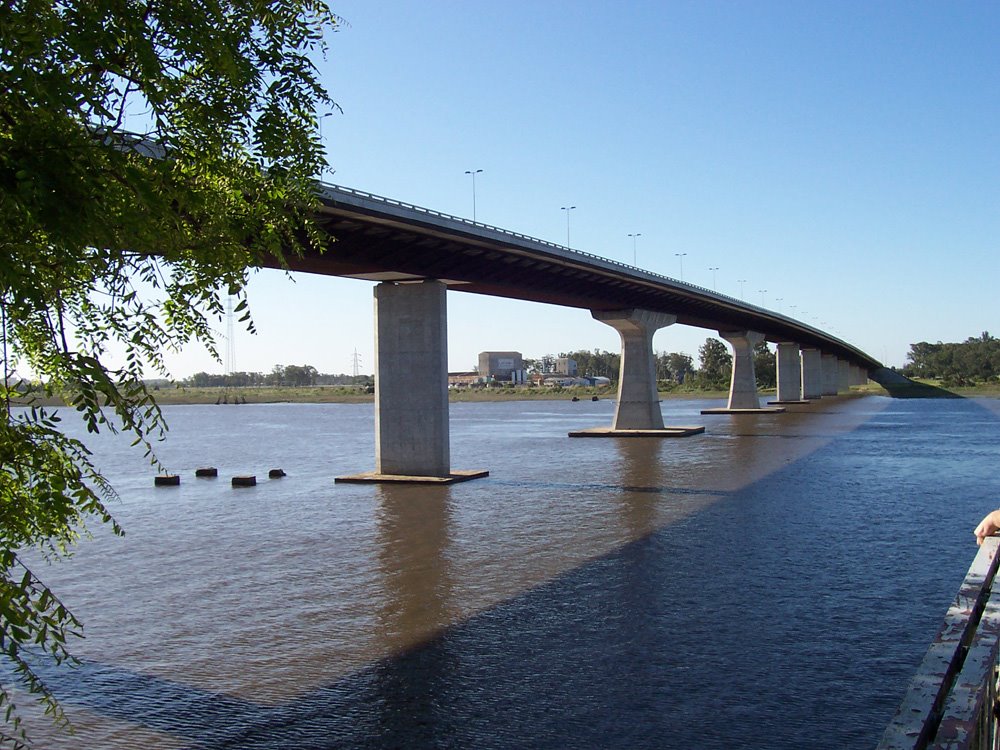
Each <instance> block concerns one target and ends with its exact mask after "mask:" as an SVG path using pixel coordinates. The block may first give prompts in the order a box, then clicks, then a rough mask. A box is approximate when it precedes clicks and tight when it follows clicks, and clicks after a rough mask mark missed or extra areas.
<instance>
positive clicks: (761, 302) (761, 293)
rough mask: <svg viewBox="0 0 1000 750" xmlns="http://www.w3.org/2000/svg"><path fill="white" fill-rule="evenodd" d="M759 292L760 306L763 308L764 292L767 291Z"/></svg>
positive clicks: (761, 290) (760, 290) (759, 290)
mask: <svg viewBox="0 0 1000 750" xmlns="http://www.w3.org/2000/svg"><path fill="white" fill-rule="evenodd" d="M757 291H758V292H760V306H761V307H763V306H764V292H766V291H767V290H766V289H758V290H757Z"/></svg>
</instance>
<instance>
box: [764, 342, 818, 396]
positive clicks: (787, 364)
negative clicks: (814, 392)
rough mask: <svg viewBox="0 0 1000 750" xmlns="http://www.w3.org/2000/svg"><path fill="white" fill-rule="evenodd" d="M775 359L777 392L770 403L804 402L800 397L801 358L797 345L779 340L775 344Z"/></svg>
mask: <svg viewBox="0 0 1000 750" xmlns="http://www.w3.org/2000/svg"><path fill="white" fill-rule="evenodd" d="M776 348H777V351H776V352H775V354H774V356H775V360H776V364H777V374H778V392H777V394H776V398H775V400H774V401H769V402H768V403H770V404H804V403H806V404H807V403H809V402H808V401H806V400H804V399H803V398H802V360H801V358H800V356H799V345H798V344H794V343H791V342H781V343H779V344H777V346H776Z"/></svg>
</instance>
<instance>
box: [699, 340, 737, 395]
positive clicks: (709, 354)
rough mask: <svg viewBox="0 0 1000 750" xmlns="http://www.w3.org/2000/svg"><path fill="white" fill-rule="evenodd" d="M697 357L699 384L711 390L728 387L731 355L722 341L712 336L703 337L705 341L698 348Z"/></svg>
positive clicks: (731, 368)
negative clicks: (699, 365) (699, 364)
mask: <svg viewBox="0 0 1000 750" xmlns="http://www.w3.org/2000/svg"><path fill="white" fill-rule="evenodd" d="M698 359H699V362H700V363H701V367H700V368H699V370H698V383H699V385H701V386H702V387H703V388H710V389H712V390H721V389H724V388H727V387H729V379H730V376H731V375H732V371H733V355H732V354H730V353H729V348H728V347H727V346H726V345H725V344H724V343H722V342H721V341H719V340H718V339H714V338H707V339H705V343H704V344H702V345H701V346H700V347H699V348H698Z"/></svg>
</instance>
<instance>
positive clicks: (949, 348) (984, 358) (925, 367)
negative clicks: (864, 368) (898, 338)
mask: <svg viewBox="0 0 1000 750" xmlns="http://www.w3.org/2000/svg"><path fill="white" fill-rule="evenodd" d="M903 374H904V375H909V376H913V377H922V378H939V379H941V380H942V381H943V382H944V383H945V385H972V384H975V383H988V382H995V381H996V380H997V378H998V377H1000V339H996V338H994V337H993V336H991V335H990V334H989V332H987V331H984V332H983V333H981V334H980V335H979V336H978V337H970V338H968V339H966V340H965V341H963V342H962V343H958V344H943V343H941V342H940V341H939V342H938V343H936V344H929V343H927V342H926V341H921V342H919V343H917V344H911V345H910V353H909V355H908V356H907V363H906V366H905V367H904V368H903Z"/></svg>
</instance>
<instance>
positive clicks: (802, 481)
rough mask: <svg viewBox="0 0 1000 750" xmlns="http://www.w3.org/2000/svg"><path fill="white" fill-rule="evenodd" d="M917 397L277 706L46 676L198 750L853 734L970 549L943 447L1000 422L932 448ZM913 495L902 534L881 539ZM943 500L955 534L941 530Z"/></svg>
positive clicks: (116, 670) (798, 738)
mask: <svg viewBox="0 0 1000 750" xmlns="http://www.w3.org/2000/svg"><path fill="white" fill-rule="evenodd" d="M899 406H900V407H904V406H905V405H904V404H900V405H899ZM941 406H946V405H945V404H941ZM974 408H976V407H975V405H974V402H971V401H965V402H964V403H954V402H953V404H951V405H947V408H944V409H941V408H935V409H931V410H929V412H928V413H926V414H925V413H924V411H925V410H921V416H920V419H921V420H923V421H924V422H925V423H932V424H929V426H931V427H933V426H934V425H937V424H953V423H954V421H955V420H956V419H962V418H965V417H968V416H970V415H971V414H972V412H971V410H973V409H974ZM980 411H981V412H985V410H980ZM913 414H914V411H913V409H911V408H894V407H893V406H890V407H888V408H887V410H886V411H885V412H882V413H880V414H879V415H878V418H877V419H878V422H879V424H878V425H877V426H875V425H873V426H871V427H870V426H868V425H867V424H863V425H861V426H860V427H859V428H857V429H855V430H854V431H852V432H849V433H846V434H844V435H842V436H840V437H838V438H837V439H835V440H833V441H831V442H830V443H828V444H827V445H825V446H824V447H822V448H820V449H819V450H817V451H815V452H813V453H810V454H809V455H807V456H806V457H804V458H802V459H800V460H798V461H796V462H794V463H792V464H789V465H787V466H785V467H784V468H782V469H780V470H778V471H776V472H774V473H773V474H770V475H769V476H767V477H765V478H764V479H762V480H760V481H758V482H757V483H755V484H753V485H750V486H747V487H745V488H742V489H740V490H738V491H735V492H732V493H729V494H728V495H725V496H724V497H723V499H721V500H720V501H718V502H717V503H715V504H713V505H711V506H709V507H707V508H705V509H703V510H701V511H698V512H696V513H694V514H693V515H690V516H687V517H686V518H685V519H684V520H683V521H681V522H679V523H677V524H675V525H671V526H668V527H665V528H659V529H656V530H655V531H653V532H652V533H649V534H647V535H645V536H643V537H641V538H639V539H636V540H635V541H633V542H631V543H629V544H626V545H625V546H623V547H621V548H619V549H616V550H614V551H613V552H610V553H608V554H606V555H603V556H601V557H598V558H596V559H592V560H590V561H588V562H587V563H585V564H583V565H581V566H579V567H577V568H575V569H573V570H571V571H569V572H567V573H565V574H563V575H561V576H558V577H557V578H555V579H553V580H551V581H549V582H547V583H545V584H544V585H541V586H539V587H537V588H534V589H532V590H529V591H527V592H525V593H523V594H521V595H518V596H516V597H514V598H513V599H510V600H508V601H505V602H502V603H499V604H497V605H495V606H493V607H491V608H489V609H487V610H486V611H483V612H480V613H478V614H476V615H474V616H472V617H470V618H469V619H467V620H465V621H463V622H460V623H458V624H456V625H454V626H452V627H450V628H448V629H446V630H444V631H442V632H439V633H437V634H436V635H434V636H433V637H431V638H430V639H428V640H426V641H425V642H423V643H420V644H418V645H416V646H414V647H412V648H409V649H407V650H405V651H403V652H401V653H398V654H394V655H392V656H390V657H387V658H385V659H383V660H381V661H379V662H377V663H374V664H372V665H370V666H369V667H367V668H365V669H363V670H361V671H359V672H357V673H355V674H352V675H349V676H347V677H344V678H341V679H337V680H335V681H332V682H330V683H329V684H326V685H323V686H321V687H319V688H315V689H312V690H309V691H308V692H305V693H304V694H302V695H301V696H300V697H298V698H297V699H295V700H294V701H290V702H287V703H283V704H281V705H267V704H265V703H263V702H260V703H258V702H255V701H252V700H248V699H245V698H241V697H236V696H232V695H224V694H217V693H211V692H205V691H202V690H199V689H197V688H195V687H192V686H190V685H186V684H182V683H180V682H175V681H171V680H167V679H163V678H161V677H155V676H150V675H144V674H139V673H136V672H133V671H129V670H126V669H122V668H120V667H116V666H113V665H110V664H101V663H95V662H90V663H86V664H84V665H83V666H82V667H81V668H80V669H78V670H74V671H71V672H67V671H58V672H53V673H51V674H48V675H47V677H48V679H50V680H51V683H52V685H53V686H54V688H55V690H56V694H57V695H58V696H59V697H60V698H61V699H62V700H64V701H68V702H71V703H78V704H82V705H84V706H86V707H87V708H89V709H90V710H92V711H94V712H95V713H97V714H99V715H102V716H106V717H113V718H117V719H121V720H123V721H127V722H133V723H136V724H139V725H143V726H146V727H149V728H152V729H155V730H159V731H162V732H165V733H169V734H171V735H174V736H176V737H178V738H179V739H181V741H182V742H184V743H186V745H187V746H190V747H192V748H199V749H204V750H230V749H232V750H235V749H236V748H240V749H241V750H243V749H246V750H254V749H258V748H268V749H273V748H299V749H301V750H322V749H332V748H417V749H422V748H515V747H518V748H519V747H532V748H630V749H634V748H732V747H741V748H802V747H831V748H850V747H870V746H872V745H874V743H875V742H876V741H877V739H878V737H879V736H880V734H881V730H882V727H883V726H884V724H885V722H886V721H888V718H889V717H890V716H891V714H892V712H893V711H894V710H895V707H896V704H897V702H898V700H899V698H900V696H901V695H902V692H903V689H904V688H905V685H906V682H907V681H908V679H909V676H910V673H911V672H912V669H913V667H914V665H915V664H916V663H917V662H918V661H919V659H920V657H921V656H922V654H923V650H924V648H925V646H926V643H927V642H928V638H929V634H928V632H927V631H926V628H925V629H921V628H920V627H915V623H916V624H920V623H924V622H925V621H926V622H929V623H930V626H929V627H930V634H932V633H933V630H934V629H935V628H936V626H937V623H938V622H939V617H940V615H941V613H942V612H943V610H944V608H945V607H946V605H947V603H948V602H949V601H950V599H951V597H952V596H953V595H954V588H953V586H954V585H955V581H953V580H952V578H951V577H949V576H948V575H947V574H941V572H940V568H941V567H942V565H941V560H940V557H935V556H934V555H933V554H930V553H929V550H930V551H933V550H935V549H939V548H941V547H942V545H944V549H945V550H947V549H948V546H949V545H954V546H955V548H956V549H957V553H955V554H954V555H953V556H954V557H955V559H956V560H958V565H959V572H958V580H959V581H960V580H961V573H962V571H964V566H965V565H967V564H968V560H969V559H971V557H972V551H971V550H970V549H968V540H967V539H965V537H966V536H967V535H968V534H967V532H968V528H966V525H967V524H965V523H964V515H963V514H964V513H967V512H968V508H965V509H964V510H963V509H962V508H960V507H959V506H958V504H957V503H958V501H956V500H954V498H955V497H958V498H961V497H963V496H968V497H971V498H972V501H970V503H969V504H970V506H971V507H973V508H974V507H976V505H977V504H979V503H981V502H983V497H982V493H983V483H984V482H986V480H985V476H986V475H984V474H983V473H982V471H980V470H979V469H978V468H976V469H975V470H973V468H972V467H973V464H971V463H970V464H969V465H968V466H967V467H966V468H967V470H964V471H959V472H949V476H948V477H942V476H941V475H942V471H941V466H942V464H941V463H940V459H941V458H942V455H941V453H942V450H943V451H944V452H948V451H955V452H956V455H958V452H959V451H966V452H968V448H969V445H972V444H975V445H979V444H981V443H982V442H983V441H989V440H992V441H993V442H994V444H1000V420H997V419H996V417H995V416H993V415H992V414H990V415H988V416H985V417H984V415H983V414H982V413H979V412H976V414H975V417H976V418H977V419H979V420H981V425H980V426H981V429H979V431H978V432H976V433H975V435H974V436H972V437H969V438H962V439H961V440H960V441H959V442H960V443H962V444H961V445H955V446H954V447H953V448H948V447H947V446H945V447H944V448H943V449H942V448H941V447H940V446H938V447H936V448H934V450H935V451H936V452H935V453H934V454H933V455H932V454H931V453H930V451H931V447H930V442H929V443H928V446H927V450H926V451H925V450H924V447H923V444H921V445H920V446H915V444H914V443H913V441H912V434H911V433H912V429H913V424H914V420H913ZM887 431H894V432H895V434H898V435H899V436H900V437H901V438H902V437H904V436H909V437H910V438H911V439H907V440H902V439H901V440H899V441H895V440H889V439H887V438H886V432H887ZM931 442H933V441H931ZM925 453H926V456H928V457H930V458H928V460H927V462H922V461H921V460H920V459H921V457H922V456H924V455H925ZM976 467H978V464H977V465H976ZM557 484H558V483H557ZM986 484H989V482H986ZM991 486H992V489H989V492H991V493H992V492H993V489H997V485H996V482H995V481H993V482H992V485H991ZM608 489H609V490H616V491H617V492H618V493H622V489H623V488H621V487H618V488H614V487H612V486H610V485H609V486H608ZM633 492H634V493H638V495H636V496H632V495H631V494H630V493H633ZM677 492H678V489H677V488H670V487H666V486H663V487H656V486H637V487H630V488H628V491H627V492H625V493H624V494H622V495H621V498H620V499H619V502H622V503H623V504H625V506H628V507H625V508H623V509H624V510H625V511H626V512H629V513H640V514H641V513H643V512H646V510H645V509H646V508H647V506H645V505H643V503H644V502H646V503H655V502H658V499H657V498H656V497H655V495H656V494H660V493H662V494H665V495H666V494H676V493H677ZM946 492H951V493H952V500H951V503H950V504H949V505H948V506H947V507H941V503H940V502H939V501H940V498H941V496H942V495H943V494H945V493H946ZM712 494H724V493H712ZM989 507H992V506H989ZM917 510H919V512H920V513H921V514H922V516H921V522H920V523H919V524H913V525H912V527H908V528H907V531H906V534H907V538H906V543H905V544H900V543H898V540H895V539H892V538H891V535H889V536H887V530H888V529H891V528H894V527H895V526H896V524H898V520H899V517H900V514H902V513H908V514H909V513H915V512H916V511H917ZM956 514H957V515H958V516H959V517H961V518H963V524H962V525H961V533H962V537H961V540H962V541H961V543H959V541H958V539H959V537H958V536H956V537H955V538H954V539H951V538H945V539H942V538H941V537H940V529H941V528H942V527H945V526H946V525H947V524H949V519H953V516H955V515H956ZM908 518H912V516H908ZM951 525H954V524H951ZM962 544H964V546H962ZM949 559H951V558H950V557H949ZM945 567H947V566H945ZM928 569H929V570H928ZM875 571H880V572H878V573H876V572H875ZM886 571H888V573H889V574H886ZM922 571H924V572H922ZM914 607H916V608H917V609H916V610H915V609H914ZM921 607H922V609H921ZM266 647H267V646H266V644H261V648H266ZM887 686H889V687H887ZM847 718H849V720H846V719H847Z"/></svg>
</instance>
